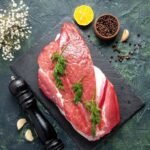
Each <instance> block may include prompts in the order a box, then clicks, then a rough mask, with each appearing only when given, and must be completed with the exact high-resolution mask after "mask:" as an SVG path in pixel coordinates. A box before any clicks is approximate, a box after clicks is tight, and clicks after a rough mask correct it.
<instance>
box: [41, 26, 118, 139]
mask: <svg viewBox="0 0 150 150" xmlns="http://www.w3.org/2000/svg"><path fill="white" fill-rule="evenodd" d="M64 47H65V50H64V51H63V53H62V55H63V56H64V58H65V59H66V60H67V65H66V69H65V75H64V76H62V77H61V80H62V83H63V85H64V89H63V90H60V89H58V88H57V86H56V83H55V79H54V76H53V72H54V67H55V64H54V62H52V59H51V58H52V55H53V54H54V52H58V53H61V51H62V49H64ZM38 64H39V70H38V83H39V87H40V89H41V90H42V92H43V93H44V94H45V95H46V96H47V97H48V98H49V99H50V100H52V101H53V102H54V103H55V104H56V105H57V107H58V108H59V110H60V112H61V113H62V114H63V115H64V117H65V118H66V119H67V120H68V121H69V122H70V124H71V125H72V127H73V128H74V129H75V130H76V131H77V132H78V133H80V134H81V135H82V136H84V137H85V138H86V139H88V140H90V141H94V140H97V139H99V138H101V137H103V136H104V135H106V134H108V133H109V132H110V131H111V130H112V129H113V128H114V127H115V126H116V125H117V124H118V123H119V121H120V111H119V105H118V101H117V96H116V93H115V90H114V87H113V85H112V84H111V82H110V81H109V80H108V79H107V78H106V76H105V75H104V74H103V73H102V71H101V70H100V69H99V68H97V67H96V66H94V65H93V62H92V58H91V55H90V51H89V49H88V47H87V45H86V43H85V41H84V39H83V37H82V36H81V34H80V33H79V31H78V30H77V29H76V27H75V25H73V24H72V23H64V24H63V26H62V28H61V33H60V34H58V35H57V36H56V39H55V40H54V41H53V42H50V43H49V44H48V45H46V46H45V47H44V48H43V50H42V51H41V53H40V55H39V57H38ZM81 79H82V85H83V94H82V102H79V103H78V104H75V103H74V101H73V99H74V92H73V90H72V85H73V84H74V83H77V82H78V81H79V80H81ZM94 93H96V94H95V95H96V96H95V102H96V104H97V106H98V107H99V108H100V109H101V111H100V113H99V117H100V123H99V124H97V125H96V133H95V136H93V135H92V133H91V128H92V123H91V118H90V112H89V111H88V110H87V108H86V107H85V106H84V103H86V102H87V101H90V100H91V99H92V97H93V95H94Z"/></svg>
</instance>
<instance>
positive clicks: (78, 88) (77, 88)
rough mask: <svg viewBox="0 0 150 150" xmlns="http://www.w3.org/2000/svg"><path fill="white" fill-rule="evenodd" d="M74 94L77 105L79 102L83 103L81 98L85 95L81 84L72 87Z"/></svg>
mask: <svg viewBox="0 0 150 150" xmlns="http://www.w3.org/2000/svg"><path fill="white" fill-rule="evenodd" d="M72 89H73V92H74V93H75V96H74V102H75V104H78V102H81V97H82V93H83V86H82V83H81V82H78V83H75V84H73V86H72Z"/></svg>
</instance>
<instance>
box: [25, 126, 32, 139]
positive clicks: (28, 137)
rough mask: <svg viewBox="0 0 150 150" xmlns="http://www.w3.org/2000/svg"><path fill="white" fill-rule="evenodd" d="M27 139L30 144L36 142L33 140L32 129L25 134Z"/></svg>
mask: <svg viewBox="0 0 150 150" xmlns="http://www.w3.org/2000/svg"><path fill="white" fill-rule="evenodd" d="M25 139H26V140H27V141H29V142H32V141H33V140H34V138H33V135H32V132H31V130H30V129H28V130H27V131H26V132H25Z"/></svg>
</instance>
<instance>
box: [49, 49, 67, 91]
mask: <svg viewBox="0 0 150 150" xmlns="http://www.w3.org/2000/svg"><path fill="white" fill-rule="evenodd" d="M51 59H52V61H53V62H54V61H55V62H56V65H55V68H54V72H53V75H54V78H55V81H56V86H57V87H58V88H59V89H63V88H64V86H63V83H62V80H61V78H60V77H61V76H63V75H64V73H65V69H66V59H65V58H64V56H63V55H62V54H59V53H58V52H55V53H54V54H53V55H52V58H51Z"/></svg>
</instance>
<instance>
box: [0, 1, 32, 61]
mask: <svg viewBox="0 0 150 150" xmlns="http://www.w3.org/2000/svg"><path fill="white" fill-rule="evenodd" d="M11 1H12V6H11V7H10V8H9V9H8V11H7V10H2V9H1V10H0V11H1V12H0V49H1V50H2V58H3V59H4V60H10V61H12V60H13V58H14V52H15V51H18V50H20V49H21V41H22V40H23V39H25V38H29V34H31V31H30V29H32V27H29V25H28V15H29V13H28V9H29V8H28V7H27V6H26V5H25V4H24V3H23V0H20V3H18V4H17V3H16V2H15V1H14V0H11ZM4 18H5V19H4Z"/></svg>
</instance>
